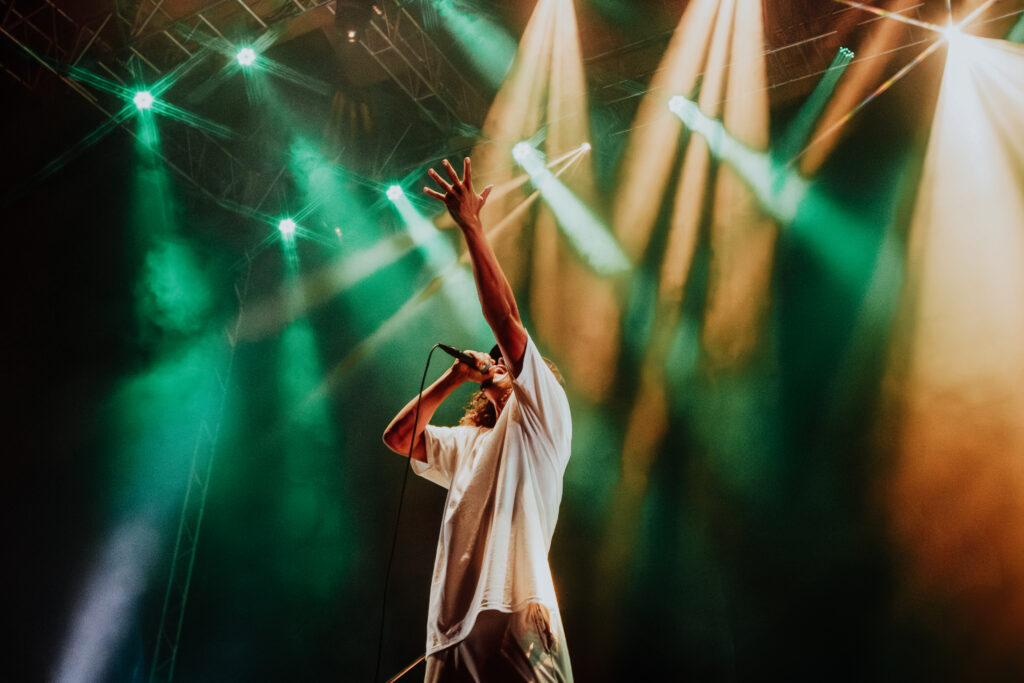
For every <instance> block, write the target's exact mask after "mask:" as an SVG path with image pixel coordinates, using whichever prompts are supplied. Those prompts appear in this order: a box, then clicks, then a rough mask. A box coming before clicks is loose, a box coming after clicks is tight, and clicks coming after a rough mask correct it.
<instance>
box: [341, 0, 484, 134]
mask: <svg viewBox="0 0 1024 683" xmlns="http://www.w3.org/2000/svg"><path fill="white" fill-rule="evenodd" d="M413 4H418V5H419V6H420V15H421V17H423V16H427V17H429V16H430V15H429V13H430V12H433V11H434V10H433V8H432V7H430V5H429V3H424V2H416V3H413V2H408V1H406V2H402V0H383V1H382V2H380V3H378V4H377V5H374V7H373V17H372V18H371V20H370V23H369V25H368V26H367V27H366V29H365V30H364V31H363V37H362V39H361V40H360V43H361V44H362V46H363V47H364V48H365V49H366V51H367V52H368V53H369V54H370V56H371V57H373V59H374V60H375V61H376V62H377V63H378V64H379V65H380V66H381V68H382V69H384V71H386V72H387V74H388V75H389V76H390V77H391V79H392V80H393V81H394V82H395V83H396V84H397V85H398V87H400V88H401V89H402V91H403V92H405V94H406V95H408V96H409V99H411V100H412V101H413V103H414V104H415V105H416V107H417V108H419V110H420V112H422V114H423V115H424V117H425V118H426V119H427V120H428V121H430V122H431V123H432V124H433V125H434V126H436V127H437V128H438V129H439V130H440V131H441V132H443V133H445V134H450V133H451V132H452V131H453V130H458V129H459V128H460V127H462V126H464V124H465V122H467V121H475V120H478V119H479V118H480V115H481V113H482V112H483V111H484V110H485V106H486V103H485V101H484V99H483V98H482V97H481V95H480V93H478V92H477V91H476V89H474V88H473V86H472V85H470V83H469V81H468V80H467V79H466V77H465V76H464V75H463V73H462V71H461V70H459V69H458V68H456V67H455V65H453V64H452V63H451V61H450V60H449V59H448V57H447V56H446V55H445V53H444V52H443V51H442V50H441V48H440V47H438V45H437V43H436V42H434V40H433V39H432V38H431V37H430V35H429V34H428V33H427V32H426V31H425V30H424V29H423V26H422V25H421V24H420V22H419V21H417V19H416V18H415V17H414V16H413V14H412V12H410V11H409V7H410V6H411V5H413Z"/></svg>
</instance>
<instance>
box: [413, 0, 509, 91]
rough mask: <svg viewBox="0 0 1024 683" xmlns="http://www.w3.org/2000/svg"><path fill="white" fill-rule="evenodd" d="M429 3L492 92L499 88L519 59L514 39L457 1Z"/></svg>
mask: <svg viewBox="0 0 1024 683" xmlns="http://www.w3.org/2000/svg"><path fill="white" fill-rule="evenodd" d="M430 2H431V4H432V5H433V7H434V9H435V10H436V11H437V13H438V15H440V17H441V20H442V22H443V24H444V27H445V29H447V31H448V33H449V34H450V35H451V36H452V37H454V38H455V44H456V45H457V46H458V47H459V50H460V51H461V52H462V53H463V55H465V57H466V58H467V59H468V60H469V61H470V63H471V64H472V65H473V67H474V69H475V70H476V72H477V73H479V74H480V75H481V76H483V78H484V79H485V80H486V81H487V84H488V85H489V86H490V87H491V88H492V89H495V90H496V89H497V88H498V87H500V86H501V84H502V82H503V81H504V80H505V76H506V75H507V74H508V70H509V67H511V66H512V61H513V59H514V58H515V55H516V49H517V45H516V41H515V39H514V38H513V37H512V36H511V35H509V33H508V31H506V30H505V29H504V28H502V27H501V26H500V25H499V24H497V23H495V22H494V21H492V20H490V19H488V18H487V17H485V16H483V15H481V14H478V13H475V12H473V11H472V9H471V8H469V7H466V6H462V7H459V6H457V5H456V2H455V1H454V0H430ZM459 4H463V3H459Z"/></svg>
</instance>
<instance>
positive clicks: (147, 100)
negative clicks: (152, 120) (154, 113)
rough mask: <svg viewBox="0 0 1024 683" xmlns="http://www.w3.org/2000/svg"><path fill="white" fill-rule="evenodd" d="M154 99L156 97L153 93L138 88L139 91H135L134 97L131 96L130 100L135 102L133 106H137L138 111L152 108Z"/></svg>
mask: <svg viewBox="0 0 1024 683" xmlns="http://www.w3.org/2000/svg"><path fill="white" fill-rule="evenodd" d="M155 101H156V98H154V97H153V93H151V92H149V91H148V90H140V91H139V92H137V93H135V97H133V98H132V102H134V103H135V106H136V107H137V108H138V110H139V111H146V110H147V109H152V108H153V103H154V102H155Z"/></svg>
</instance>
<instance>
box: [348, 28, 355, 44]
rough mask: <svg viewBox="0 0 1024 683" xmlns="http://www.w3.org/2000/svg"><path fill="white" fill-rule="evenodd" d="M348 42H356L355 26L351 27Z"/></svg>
mask: <svg viewBox="0 0 1024 683" xmlns="http://www.w3.org/2000/svg"><path fill="white" fill-rule="evenodd" d="M348 42H350V43H354V42H356V30H355V29H354V28H350V29H349V30H348Z"/></svg>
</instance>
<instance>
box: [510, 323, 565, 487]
mask: <svg viewBox="0 0 1024 683" xmlns="http://www.w3.org/2000/svg"><path fill="white" fill-rule="evenodd" d="M512 389H513V391H514V392H515V396H516V402H517V403H518V404H519V410H520V413H521V419H522V422H523V426H524V429H526V430H527V431H528V432H530V433H531V434H533V435H534V436H536V437H537V438H539V439H540V440H541V442H546V445H548V446H549V447H550V449H551V450H550V452H551V453H552V454H554V455H556V457H557V460H559V462H558V465H560V466H561V467H563V468H564V467H565V464H566V463H565V461H566V460H568V457H569V450H570V446H569V444H570V441H571V440H572V415H571V414H570V412H569V400H568V398H566V395H565V390H564V389H563V388H562V385H561V384H559V383H558V380H557V379H556V378H555V376H554V374H553V373H552V372H551V369H550V368H549V367H548V364H547V363H546V362H545V361H544V358H543V356H541V355H540V351H539V350H538V349H537V346H536V344H534V343H533V339H532V338H528V339H527V343H526V351H525V352H524V353H523V367H522V369H521V370H520V372H519V375H518V376H517V377H516V378H515V379H514V380H513V382H512ZM545 450H547V449H545Z"/></svg>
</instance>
